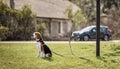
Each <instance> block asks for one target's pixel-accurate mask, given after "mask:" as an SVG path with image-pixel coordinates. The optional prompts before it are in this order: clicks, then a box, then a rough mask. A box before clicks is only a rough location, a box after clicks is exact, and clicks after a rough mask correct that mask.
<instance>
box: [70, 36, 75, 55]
mask: <svg viewBox="0 0 120 69" xmlns="http://www.w3.org/2000/svg"><path fill="white" fill-rule="evenodd" d="M71 39H72V38H71V37H70V39H69V48H70V51H71V54H72V55H74V56H75V54H74V53H73V51H72V46H71Z"/></svg>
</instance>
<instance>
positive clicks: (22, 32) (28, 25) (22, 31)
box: [15, 5, 35, 40]
mask: <svg viewBox="0 0 120 69" xmlns="http://www.w3.org/2000/svg"><path fill="white" fill-rule="evenodd" d="M15 13H16V14H15V15H16V16H15V18H16V20H17V22H18V31H17V34H18V33H19V36H23V37H19V36H18V37H19V38H20V39H23V40H28V39H30V38H29V37H31V35H30V34H31V33H32V32H33V31H34V27H35V26H34V23H33V20H34V18H35V14H33V13H32V11H31V9H30V6H29V5H25V6H23V8H22V10H21V11H16V12H15ZM28 34H29V35H28Z"/></svg>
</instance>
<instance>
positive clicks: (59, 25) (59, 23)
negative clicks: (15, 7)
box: [58, 22, 61, 33]
mask: <svg viewBox="0 0 120 69" xmlns="http://www.w3.org/2000/svg"><path fill="white" fill-rule="evenodd" d="M58 33H61V22H58Z"/></svg>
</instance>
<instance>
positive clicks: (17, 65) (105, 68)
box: [0, 43, 120, 69]
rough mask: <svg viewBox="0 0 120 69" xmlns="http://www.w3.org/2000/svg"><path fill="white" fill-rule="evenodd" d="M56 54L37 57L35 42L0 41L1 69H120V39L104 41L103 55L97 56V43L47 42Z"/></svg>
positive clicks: (102, 46)
mask: <svg viewBox="0 0 120 69" xmlns="http://www.w3.org/2000/svg"><path fill="white" fill-rule="evenodd" d="M47 45H48V46H49V47H50V48H51V49H52V51H53V57H52V58H51V59H48V58H36V56H37V49H36V45H35V43H30V44H29V43H0V69H120V43H101V57H96V55H95V54H96V45H95V44H94V43H93V44H85V43H75V44H72V50H73V52H74V55H72V54H71V51H70V48H69V44H67V43H63V44H61V43H60V44H54V43H48V44H47Z"/></svg>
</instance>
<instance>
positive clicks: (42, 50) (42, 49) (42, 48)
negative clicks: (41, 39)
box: [41, 45, 45, 57]
mask: <svg viewBox="0 0 120 69" xmlns="http://www.w3.org/2000/svg"><path fill="white" fill-rule="evenodd" d="M41 57H45V53H44V47H43V45H41Z"/></svg>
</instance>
